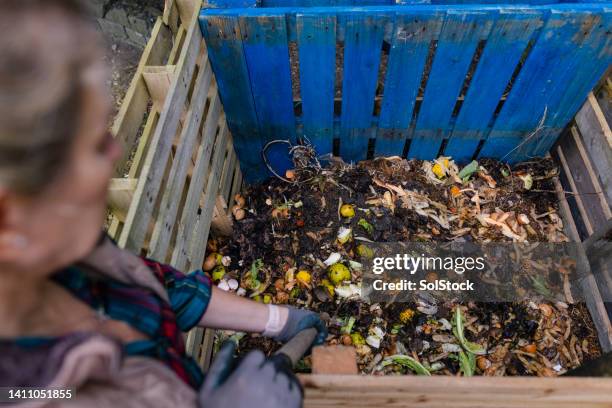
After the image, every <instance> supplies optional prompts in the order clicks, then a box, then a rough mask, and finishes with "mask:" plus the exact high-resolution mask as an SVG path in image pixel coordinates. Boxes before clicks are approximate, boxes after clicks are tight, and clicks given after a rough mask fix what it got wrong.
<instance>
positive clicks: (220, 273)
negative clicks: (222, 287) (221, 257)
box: [212, 265, 225, 282]
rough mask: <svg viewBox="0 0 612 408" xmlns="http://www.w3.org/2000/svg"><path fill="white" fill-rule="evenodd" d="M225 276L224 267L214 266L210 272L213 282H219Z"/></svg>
mask: <svg viewBox="0 0 612 408" xmlns="http://www.w3.org/2000/svg"><path fill="white" fill-rule="evenodd" d="M224 276H225V267H224V266H223V265H219V266H216V267H215V269H213V271H212V279H213V281H215V282H218V281H220V280H221V279H223V277H224Z"/></svg>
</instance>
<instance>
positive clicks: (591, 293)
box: [553, 178, 612, 353]
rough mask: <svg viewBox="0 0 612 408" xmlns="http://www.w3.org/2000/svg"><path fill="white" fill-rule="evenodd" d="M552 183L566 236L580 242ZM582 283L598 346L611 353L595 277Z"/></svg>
mask: <svg viewBox="0 0 612 408" xmlns="http://www.w3.org/2000/svg"><path fill="white" fill-rule="evenodd" d="M553 182H554V185H555V190H556V193H557V199H558V200H559V212H560V213H561V216H562V218H563V224H564V229H565V231H566V234H567V236H568V237H569V238H570V239H571V240H572V241H574V242H581V241H580V234H579V233H578V229H577V228H576V224H575V222H574V218H573V217H572V212H571V209H570V207H569V203H568V202H567V199H566V198H565V192H564V191H563V187H562V186H561V183H560V182H559V180H558V178H554V179H553ZM581 254H582V255H583V256H582V257H581V258H583V259H581V261H582V262H587V265H588V260H587V259H586V255H584V252H581ZM582 283H583V293H584V298H585V301H586V304H587V308H588V310H589V313H590V314H591V318H592V319H593V323H594V324H595V328H596V329H597V336H598V338H599V343H600V346H601V348H602V350H603V351H604V352H605V353H607V352H610V351H612V324H611V323H610V318H609V317H608V312H607V310H606V307H605V305H604V303H603V299H602V297H601V293H600V292H599V288H598V287H597V282H596V281H595V277H594V276H593V275H592V274H590V275H589V276H588V277H585V278H583V279H582Z"/></svg>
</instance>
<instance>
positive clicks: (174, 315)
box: [0, 0, 326, 408]
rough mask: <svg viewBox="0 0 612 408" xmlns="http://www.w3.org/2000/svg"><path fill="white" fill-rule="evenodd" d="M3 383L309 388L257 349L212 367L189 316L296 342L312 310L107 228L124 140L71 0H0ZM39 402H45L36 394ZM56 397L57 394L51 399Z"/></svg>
mask: <svg viewBox="0 0 612 408" xmlns="http://www.w3.org/2000/svg"><path fill="white" fill-rule="evenodd" d="M0 32H1V33H2V35H1V36H0V54H1V55H2V58H1V59H0V90H1V91H0V387H38V388H49V387H59V388H72V389H74V390H76V392H75V393H74V394H75V396H73V397H74V398H73V399H72V400H66V401H63V402H62V401H58V400H55V401H52V402H50V401H47V403H49V404H50V405H53V404H58V402H61V404H65V405H71V404H74V405H75V406H96V407H106V406H111V405H112V406H121V407H130V406H138V407H141V406H143V407H144V406H147V407H166V406H168V407H170V406H171V407H191V406H204V407H209V406H211V407H244V406H250V407H264V406H265V407H267V408H275V407H295V406H300V405H301V390H300V388H299V385H298V384H297V383H296V382H295V378H294V377H293V376H292V374H291V373H286V372H283V371H279V368H278V367H277V365H275V364H274V363H273V362H271V361H269V360H266V359H265V358H264V356H263V354H262V353H261V352H252V353H251V354H249V355H247V356H246V357H245V358H244V359H243V360H242V362H241V363H240V364H239V365H238V366H237V368H235V369H234V367H233V366H232V365H231V359H232V357H233V349H232V348H231V347H224V348H222V350H221V351H220V352H219V353H218V356H217V359H216V360H215V362H213V365H212V367H211V370H210V372H209V374H208V375H207V376H206V378H204V375H203V373H202V372H201V371H200V368H199V367H198V366H197V365H196V363H195V361H194V360H192V359H191V358H190V357H188V356H187V355H186V354H185V347H184V344H183V337H182V335H181V332H184V331H187V330H189V329H191V328H192V327H194V326H203V327H213V328H224V329H233V330H241V331H249V332H256V333H262V334H263V335H265V336H270V337H273V338H274V339H276V340H278V341H281V342H282V341H287V340H288V339H290V338H291V337H292V336H294V335H295V334H296V333H298V332H299V331H300V330H302V329H305V328H308V327H315V328H317V329H318V331H319V336H318V337H317V339H316V341H315V342H317V343H320V342H322V341H323V339H324V338H325V336H326V332H325V327H324V325H323V323H322V322H321V320H320V319H319V317H318V316H317V315H315V314H313V313H311V312H307V311H304V310H298V309H293V308H289V307H282V306H268V305H263V304H260V303H256V302H252V301H249V300H246V299H244V298H240V297H237V296H234V295H232V294H228V293H225V292H223V291H219V290H217V289H216V288H215V287H213V286H212V285H211V282H210V279H209V278H208V277H207V276H206V275H205V274H204V273H203V272H202V271H196V272H194V273H191V274H183V273H182V272H179V271H176V270H174V269H173V268H171V267H169V266H167V265H162V264H160V263H157V262H155V261H153V260H148V259H142V258H139V257H137V256H135V255H133V254H130V253H128V252H126V251H123V250H120V249H119V248H117V247H116V246H115V245H114V244H113V243H112V242H111V241H110V240H109V239H108V238H106V237H104V236H102V237H101V229H102V225H103V221H104V218H105V198H106V190H107V185H108V181H109V178H110V177H111V175H112V169H113V162H114V160H116V158H117V157H118V155H119V147H118V146H117V144H116V143H115V141H114V140H113V137H112V136H111V135H110V134H109V133H108V131H107V124H108V120H109V114H110V104H109V97H108V95H107V89H106V86H105V83H106V69H105V67H104V66H103V64H102V58H103V48H102V47H101V46H100V40H99V38H98V36H97V34H96V32H95V30H94V29H92V27H91V26H90V25H89V23H88V20H87V19H86V18H85V17H84V15H83V13H82V10H81V8H80V7H79V5H78V2H77V1H76V0H2V1H1V2H0ZM38 404H39V405H38V406H42V405H43V404H44V403H40V402H39V403H38ZM53 406H57V405H53Z"/></svg>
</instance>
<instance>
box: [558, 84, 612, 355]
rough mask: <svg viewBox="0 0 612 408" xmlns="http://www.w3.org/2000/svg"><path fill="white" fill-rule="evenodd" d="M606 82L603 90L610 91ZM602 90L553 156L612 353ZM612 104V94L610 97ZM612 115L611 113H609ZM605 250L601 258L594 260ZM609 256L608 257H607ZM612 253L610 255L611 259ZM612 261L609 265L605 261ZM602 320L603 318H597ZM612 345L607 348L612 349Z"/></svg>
mask: <svg viewBox="0 0 612 408" xmlns="http://www.w3.org/2000/svg"><path fill="white" fill-rule="evenodd" d="M609 84H610V78H609V77H606V78H605V79H604V80H603V81H602V84H601V87H608V86H610V85H609ZM599 88H600V87H596V88H595V90H594V92H591V93H589V96H588V98H587V100H586V102H585V103H584V105H583V106H582V108H581V109H580V111H578V113H577V114H576V117H575V118H574V120H573V121H572V122H571V123H570V125H569V126H568V128H567V129H566V130H565V132H564V134H563V135H562V137H561V138H560V139H559V141H558V142H557V143H556V144H555V146H553V148H552V150H551V154H552V156H553V157H554V158H555V159H556V160H557V162H558V163H559V164H560V167H561V169H562V171H561V185H560V186H559V190H562V191H563V194H562V197H561V204H562V210H564V211H565V213H566V215H565V219H566V220H569V221H566V227H569V229H570V231H569V234H568V236H570V237H571V238H572V239H573V240H575V241H584V247H585V252H586V253H585V255H586V256H587V257H588V259H589V261H590V263H591V269H592V270H593V279H592V280H591V282H590V283H589V284H590V286H591V293H593V296H592V297H591V298H601V299H602V301H603V303H602V305H603V308H601V307H598V310H596V309H595V304H591V305H589V307H590V309H591V315H592V316H593V319H594V322H595V323H596V324H597V326H598V332H599V334H600V342H601V343H602V346H603V347H604V350H606V349H607V350H608V351H610V349H611V348H612V346H611V345H610V344H611V339H612V327H611V326H610V319H611V318H612V265H611V262H610V261H609V257H610V256H612V254H610V253H609V251H610V250H609V248H610V244H609V243H608V244H604V243H603V241H604V240H605V239H606V238H605V237H606V236H608V238H607V240H608V241H609V240H610V235H611V234H612V132H611V131H610V123H609V122H608V120H607V119H606V115H605V113H604V110H603V109H602V107H601V106H600V103H599V102H598V100H597V98H596V97H595V92H597V91H599ZM608 100H612V93H611V94H610V95H609V96H608ZM608 114H609V113H608ZM598 245H599V247H600V249H601V250H600V251H599V255H597V256H596V255H594V254H595V253H596V252H597V251H596V250H595V249H596V248H595V247H597V246H598ZM604 250H605V251H606V252H602V251H604ZM606 253H607V254H606ZM605 256H607V257H608V259H606V258H605ZM596 316H599V318H597V317H596ZM606 342H607V345H606Z"/></svg>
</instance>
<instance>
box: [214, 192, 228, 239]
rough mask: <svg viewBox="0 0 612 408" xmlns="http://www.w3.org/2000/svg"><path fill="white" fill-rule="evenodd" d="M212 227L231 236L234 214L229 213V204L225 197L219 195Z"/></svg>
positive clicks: (217, 231)
mask: <svg viewBox="0 0 612 408" xmlns="http://www.w3.org/2000/svg"><path fill="white" fill-rule="evenodd" d="M211 228H212V229H213V231H214V232H215V233H216V234H219V235H221V236H225V237H229V236H231V235H232V216H231V215H229V213H228V205H227V202H226V201H225V199H224V198H223V197H221V196H220V195H218V196H217V200H216V202H215V208H214V211H213V216H212V223H211Z"/></svg>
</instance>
